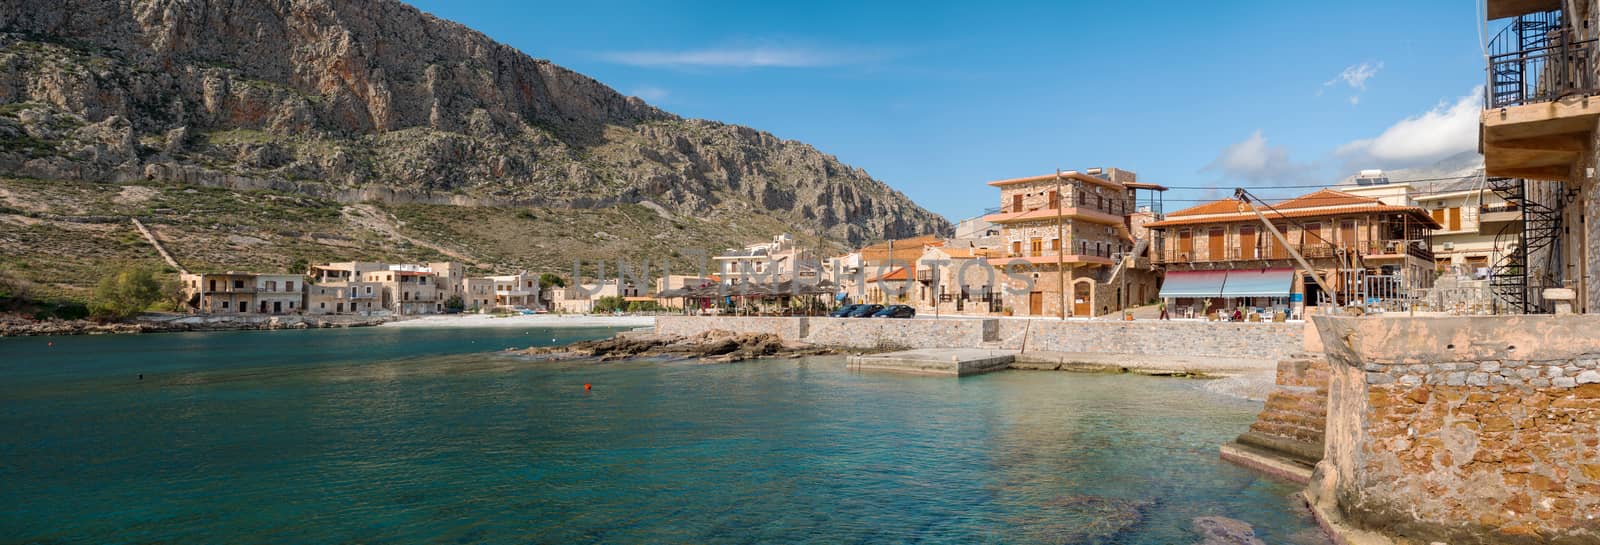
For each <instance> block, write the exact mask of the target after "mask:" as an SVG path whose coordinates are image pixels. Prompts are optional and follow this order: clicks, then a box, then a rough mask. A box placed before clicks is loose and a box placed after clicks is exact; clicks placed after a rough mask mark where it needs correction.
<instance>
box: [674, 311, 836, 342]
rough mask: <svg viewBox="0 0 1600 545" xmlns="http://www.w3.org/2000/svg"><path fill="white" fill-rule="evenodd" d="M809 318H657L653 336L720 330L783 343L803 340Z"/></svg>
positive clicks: (693, 333) (683, 334)
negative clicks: (770, 337)
mask: <svg viewBox="0 0 1600 545" xmlns="http://www.w3.org/2000/svg"><path fill="white" fill-rule="evenodd" d="M808 320H809V318H803V317H796V318H782V317H770V316H748V317H747V316H657V317H656V333H659V334H662V335H677V336H680V337H688V336H692V335H696V334H699V333H700V332H703V331H711V330H722V331H730V332H733V333H757V334H759V333H771V334H773V335H777V336H779V337H781V338H783V340H786V341H796V340H801V339H804V338H805V337H806V326H807V325H808V323H807V321H808Z"/></svg>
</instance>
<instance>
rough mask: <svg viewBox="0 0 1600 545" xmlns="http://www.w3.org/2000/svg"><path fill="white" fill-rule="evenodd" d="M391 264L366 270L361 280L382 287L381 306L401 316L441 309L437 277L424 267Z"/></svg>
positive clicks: (433, 312) (439, 311)
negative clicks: (386, 266)
mask: <svg viewBox="0 0 1600 545" xmlns="http://www.w3.org/2000/svg"><path fill="white" fill-rule="evenodd" d="M393 267H394V268H391V269H388V270H382V271H371V272H368V273H366V275H365V276H364V278H363V279H362V281H364V282H370V283H373V284H376V285H377V286H378V287H379V288H380V289H381V291H382V293H383V296H382V299H381V301H382V303H383V307H384V308H385V309H387V310H389V311H390V312H393V313H395V314H398V315H401V316H411V315H417V314H438V313H441V312H444V299H443V298H442V297H440V295H439V291H440V290H439V282H438V280H437V279H438V277H437V276H435V275H434V273H433V271H430V270H426V268H425V267H416V266H408V265H394V266H393Z"/></svg>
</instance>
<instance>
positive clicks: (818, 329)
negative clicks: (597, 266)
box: [656, 316, 1306, 359]
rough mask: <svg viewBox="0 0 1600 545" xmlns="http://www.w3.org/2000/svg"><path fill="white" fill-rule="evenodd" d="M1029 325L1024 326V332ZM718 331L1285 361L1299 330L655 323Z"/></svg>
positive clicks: (689, 319)
mask: <svg viewBox="0 0 1600 545" xmlns="http://www.w3.org/2000/svg"><path fill="white" fill-rule="evenodd" d="M1030 324H1031V325H1030ZM712 329H722V330H727V331H733V332H736V333H772V334H776V335H778V336H780V337H782V338H783V339H784V340H789V341H800V342H808V343H812V344H818V345H824V346H838V347H847V348H1004V349H1010V350H1018V349H1021V348H1022V347H1023V339H1024V337H1026V339H1027V350H1028V351H1030V352H1031V351H1053V352H1088V353H1103V354H1141V355H1152V356H1163V355H1171V356H1207V357H1230V356H1238V357H1246V358H1260V359H1284V358H1288V357H1290V356H1292V355H1294V354H1297V353H1299V352H1301V349H1302V345H1303V344H1304V339H1305V333H1304V331H1305V329H1306V328H1305V324H1300V323H1216V322H1190V321H1160V322H1157V321H1143V322H1120V321H1111V320H1069V321H1065V322H1063V321H1059V320H1016V319H1000V318H944V319H925V318H916V319H910V320H899V319H874V318H772V317H736V316H660V317H657V318H656V332H657V333H661V334H670V335H683V336H687V335H694V334H696V333H699V332H701V331H707V330H712Z"/></svg>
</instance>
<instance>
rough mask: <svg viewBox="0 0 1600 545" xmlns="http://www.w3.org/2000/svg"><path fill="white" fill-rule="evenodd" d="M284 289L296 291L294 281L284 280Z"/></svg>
mask: <svg viewBox="0 0 1600 545" xmlns="http://www.w3.org/2000/svg"><path fill="white" fill-rule="evenodd" d="M283 291H294V281H293V280H290V281H288V282H284V283H283Z"/></svg>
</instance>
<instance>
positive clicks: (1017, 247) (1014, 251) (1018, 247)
mask: <svg viewBox="0 0 1600 545" xmlns="http://www.w3.org/2000/svg"><path fill="white" fill-rule="evenodd" d="M1011 255H1022V241H1020V240H1013V241H1011Z"/></svg>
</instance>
